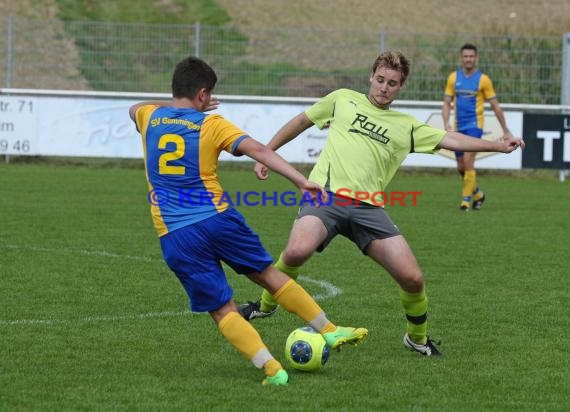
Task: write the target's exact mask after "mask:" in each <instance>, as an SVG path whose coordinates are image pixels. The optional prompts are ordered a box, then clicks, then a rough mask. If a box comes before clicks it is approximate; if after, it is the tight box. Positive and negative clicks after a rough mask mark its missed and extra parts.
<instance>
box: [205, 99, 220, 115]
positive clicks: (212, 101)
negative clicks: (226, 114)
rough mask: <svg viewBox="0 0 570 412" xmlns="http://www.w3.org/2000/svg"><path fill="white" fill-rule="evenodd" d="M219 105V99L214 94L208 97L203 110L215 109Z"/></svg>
mask: <svg viewBox="0 0 570 412" xmlns="http://www.w3.org/2000/svg"><path fill="white" fill-rule="evenodd" d="M219 105H220V101H219V100H218V98H217V97H216V96H212V97H210V101H209V102H208V106H206V108H205V109H204V111H205V112H209V111H211V110H216V109H217V108H218V106H219Z"/></svg>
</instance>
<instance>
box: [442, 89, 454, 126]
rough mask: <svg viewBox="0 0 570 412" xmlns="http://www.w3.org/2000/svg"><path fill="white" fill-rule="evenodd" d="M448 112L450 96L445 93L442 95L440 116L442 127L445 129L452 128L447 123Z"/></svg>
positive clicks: (449, 110)
mask: <svg viewBox="0 0 570 412" xmlns="http://www.w3.org/2000/svg"><path fill="white" fill-rule="evenodd" d="M450 114H451V96H449V95H447V94H446V95H444V96H443V106H442V107H441V117H443V127H444V129H445V130H447V131H451V130H453V128H452V127H451V125H450V124H449V117H450Z"/></svg>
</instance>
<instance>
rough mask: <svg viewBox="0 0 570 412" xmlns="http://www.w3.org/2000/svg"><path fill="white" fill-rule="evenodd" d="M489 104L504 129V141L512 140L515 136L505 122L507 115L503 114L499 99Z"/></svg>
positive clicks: (492, 100) (490, 101)
mask: <svg viewBox="0 0 570 412" xmlns="http://www.w3.org/2000/svg"><path fill="white" fill-rule="evenodd" d="M489 104H490V105H491V109H493V112H495V116H496V117H497V120H498V121H499V124H500V125H501V128H502V129H503V139H512V138H513V135H512V133H511V132H510V130H509V128H508V127H507V122H506V121H505V115H504V114H503V110H502V109H501V106H500V105H499V102H498V100H497V98H494V99H491V100H489Z"/></svg>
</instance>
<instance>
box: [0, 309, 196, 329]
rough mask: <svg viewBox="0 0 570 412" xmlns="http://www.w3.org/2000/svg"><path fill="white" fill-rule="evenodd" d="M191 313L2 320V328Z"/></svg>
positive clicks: (137, 318)
mask: <svg viewBox="0 0 570 412" xmlns="http://www.w3.org/2000/svg"><path fill="white" fill-rule="evenodd" d="M192 314H193V313H192V312H190V311H187V310H186V311H183V312H154V313H153V312H151V313H142V314H140V315H124V316H87V317H85V318H79V319H18V320H0V326H26V325H48V326H50V325H62V324H65V323H92V322H114V321H119V320H141V319H151V318H172V317H175V316H186V315H192Z"/></svg>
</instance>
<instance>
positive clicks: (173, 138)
mask: <svg viewBox="0 0 570 412" xmlns="http://www.w3.org/2000/svg"><path fill="white" fill-rule="evenodd" d="M168 143H174V145H175V146H176V148H175V150H172V151H169V152H166V153H163V154H161V155H160V157H159V158H158V173H160V174H161V175H183V174H185V173H186V168H185V167H184V166H173V165H171V164H168V162H173V161H175V160H178V159H181V158H182V157H183V156H184V151H185V150H186V143H185V142H184V139H183V138H182V136H180V135H177V134H165V135H162V136H161V137H160V140H159V141H158V148H159V149H166V145H167V144H168Z"/></svg>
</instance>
